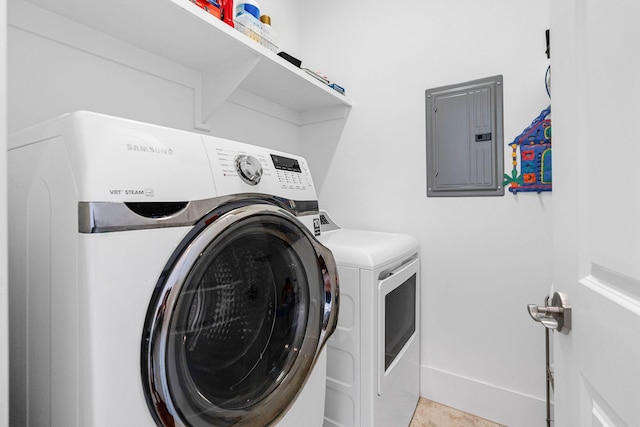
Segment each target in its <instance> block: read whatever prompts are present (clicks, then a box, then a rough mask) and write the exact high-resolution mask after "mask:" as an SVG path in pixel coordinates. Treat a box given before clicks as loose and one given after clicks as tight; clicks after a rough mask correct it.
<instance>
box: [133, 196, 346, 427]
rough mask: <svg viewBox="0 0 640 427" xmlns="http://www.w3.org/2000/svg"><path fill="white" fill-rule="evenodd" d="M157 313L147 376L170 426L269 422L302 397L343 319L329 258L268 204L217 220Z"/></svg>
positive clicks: (158, 300)
mask: <svg viewBox="0 0 640 427" xmlns="http://www.w3.org/2000/svg"><path fill="white" fill-rule="evenodd" d="M193 234H194V235H192V236H191V237H190V238H187V241H185V242H183V244H182V245H181V247H179V248H178V250H177V251H176V254H175V255H174V257H173V258H172V261H171V262H170V264H169V265H168V266H167V269H166V270H165V274H163V277H162V278H161V279H160V281H159V284H158V287H157V288H156V292H155V295H154V299H153V301H152V302H151V306H150V307H149V311H148V313H147V321H146V325H145V336H144V339H143V345H142V347H143V348H142V358H143V360H142V365H143V366H142V371H143V377H144V378H143V380H144V383H145V388H146V392H147V401H148V403H149V406H150V409H151V410H152V412H153V414H154V417H155V419H156V421H157V422H158V423H159V424H160V425H163V426H174V425H184V426H211V425H215V426H229V425H234V426H265V425H269V424H271V423H273V422H275V421H276V420H278V419H279V418H280V417H282V416H283V415H284V414H285V413H286V411H287V409H288V407H289V406H290V405H291V404H292V403H293V401H295V399H296V396H297V394H298V392H299V391H300V390H301V388H302V387H303V385H304V383H305V381H306V379H307V377H308V376H309V374H310V372H311V369H312V368H313V365H314V363H315V360H316V356H317V355H318V353H319V352H320V350H321V348H322V346H323V345H324V343H325V341H326V339H327V338H328V336H329V335H330V334H331V333H332V332H333V330H334V329H335V324H336V320H337V304H336V303H337V291H338V289H337V286H338V284H337V273H336V266H335V261H334V259H333V255H332V254H331V252H330V251H329V250H328V249H327V248H325V247H324V246H322V245H321V244H319V243H318V242H317V241H316V240H315V238H314V237H313V236H312V235H311V233H309V231H308V230H307V229H306V227H304V226H303V225H302V224H301V223H300V222H299V221H297V220H296V219H295V217H294V216H292V215H291V214H289V213H288V212H287V211H285V210H283V209H281V208H278V207H275V206H270V205H263V204H257V205H249V206H244V207H240V208H237V209H234V210H232V211H230V212H227V213H224V214H222V215H219V214H210V215H209V216H208V217H207V218H205V219H204V220H203V223H202V227H201V230H200V231H199V232H197V233H193Z"/></svg>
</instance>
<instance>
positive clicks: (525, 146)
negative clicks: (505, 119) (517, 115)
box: [504, 106, 551, 193]
mask: <svg viewBox="0 0 640 427" xmlns="http://www.w3.org/2000/svg"><path fill="white" fill-rule="evenodd" d="M550 114H551V106H548V107H547V108H545V109H544V110H542V112H540V114H539V115H538V117H536V118H535V119H534V120H533V122H531V125H529V127H528V128H526V129H525V130H524V131H523V132H522V133H521V134H520V135H518V136H517V137H516V138H515V139H514V140H513V142H511V143H510V144H509V146H510V147H511V150H512V152H511V160H512V162H511V164H512V165H513V169H512V170H511V175H509V174H506V173H505V174H504V178H505V180H504V185H505V186H507V185H509V191H510V192H512V193H517V192H519V191H528V192H531V191H535V192H538V193H540V192H542V191H551V119H548V118H547V117H548V116H549V115H550ZM518 151H519V155H518ZM518 157H519V158H520V170H519V171H518Z"/></svg>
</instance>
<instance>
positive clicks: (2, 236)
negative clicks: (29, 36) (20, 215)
mask: <svg viewBox="0 0 640 427" xmlns="http://www.w3.org/2000/svg"><path fill="white" fill-rule="evenodd" d="M6 5H7V3H6V1H5V0H0V427H6V426H8V425H9V424H8V423H9V416H8V415H9V331H8V321H9V319H8V305H7V298H8V291H7V175H6V171H7V156H6V149H7V141H6V135H7V104H6V100H7V33H6V17H7V16H6Z"/></svg>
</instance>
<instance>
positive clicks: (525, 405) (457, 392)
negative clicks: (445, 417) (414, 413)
mask: <svg viewBox="0 0 640 427" xmlns="http://www.w3.org/2000/svg"><path fill="white" fill-rule="evenodd" d="M420 395H421V396H422V397H424V398H426V399H429V400H432V401H434V402H438V403H441V404H443V405H446V406H450V407H452V408H455V409H459V410H461V411H464V412H467V413H470V414H473V415H475V416H478V417H480V418H485V419H487V420H490V421H493V422H496V423H499V424H503V425H506V426H509V427H540V426H545V425H546V419H547V416H546V402H545V401H544V400H543V399H540V398H537V397H533V396H528V395H525V394H522V393H518V392H515V391H512V390H507V389H504V388H501V387H497V386H495V385H491V384H486V383H483V382H480V381H478V380H474V379H472V378H465V377H461V376H459V375H456V374H453V373H450V372H445V371H441V370H438V369H435V368H431V367H427V366H421V369H420Z"/></svg>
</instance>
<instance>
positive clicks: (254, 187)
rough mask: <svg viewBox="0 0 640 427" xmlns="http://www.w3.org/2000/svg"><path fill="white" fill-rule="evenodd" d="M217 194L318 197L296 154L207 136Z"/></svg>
mask: <svg viewBox="0 0 640 427" xmlns="http://www.w3.org/2000/svg"><path fill="white" fill-rule="evenodd" d="M205 142H206V144H205V147H206V149H207V152H208V156H209V160H210V162H211V171H212V173H213V177H214V182H215V187H216V192H217V194H219V195H223V194H235V193H246V192H259V193H265V194H273V195H277V196H281V197H285V198H289V199H291V200H315V199H316V198H317V196H316V193H315V189H314V186H313V180H312V178H311V172H310V171H309V166H308V165H307V162H306V160H305V159H304V158H303V157H301V156H297V155H294V154H288V153H283V152H279V151H275V150H270V149H267V148H264V147H258V146H252V145H248V144H244V143H240V142H235V141H229V140H223V139H220V138H215V137H206V139H205Z"/></svg>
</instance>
